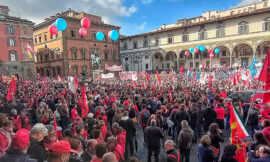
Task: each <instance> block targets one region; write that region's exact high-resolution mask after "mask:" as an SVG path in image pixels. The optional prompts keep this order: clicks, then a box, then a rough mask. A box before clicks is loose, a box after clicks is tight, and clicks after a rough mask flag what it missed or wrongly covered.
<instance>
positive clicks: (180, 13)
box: [0, 0, 259, 35]
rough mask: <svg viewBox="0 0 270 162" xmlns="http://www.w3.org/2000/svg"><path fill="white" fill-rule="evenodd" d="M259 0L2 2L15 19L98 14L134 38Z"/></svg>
mask: <svg viewBox="0 0 270 162" xmlns="http://www.w3.org/2000/svg"><path fill="white" fill-rule="evenodd" d="M258 1H259V0H0V4H1V5H7V6H9V8H10V10H11V14H12V15H13V16H19V17H21V18H25V19H29V20H31V21H33V22H35V23H40V22H42V21H43V20H44V19H45V18H47V17H50V16H51V15H53V14H56V13H58V12H60V11H65V10H67V9H68V8H72V9H73V10H75V11H84V12H87V13H91V14H95V15H99V16H101V17H102V20H103V21H105V22H106V23H111V24H114V25H119V26H121V27H122V29H121V34H124V35H132V34H138V33H142V32H148V31H151V30H153V29H157V28H159V26H161V25H162V24H171V23H174V22H176V20H178V19H182V18H190V17H194V16H200V15H201V13H202V12H205V11H208V10H226V9H228V8H232V7H236V6H243V5H248V4H251V3H254V2H258Z"/></svg>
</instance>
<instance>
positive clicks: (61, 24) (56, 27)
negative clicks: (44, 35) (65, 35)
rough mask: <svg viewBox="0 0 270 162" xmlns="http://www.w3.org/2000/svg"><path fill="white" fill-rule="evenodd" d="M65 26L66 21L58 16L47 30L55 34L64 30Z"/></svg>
mask: <svg viewBox="0 0 270 162" xmlns="http://www.w3.org/2000/svg"><path fill="white" fill-rule="evenodd" d="M66 28H67V22H66V20H65V19H63V18H58V19H57V20H56V21H55V22H54V23H53V24H52V25H51V26H50V27H49V32H50V33H51V34H52V35H56V34H57V33H58V31H64V30H66Z"/></svg>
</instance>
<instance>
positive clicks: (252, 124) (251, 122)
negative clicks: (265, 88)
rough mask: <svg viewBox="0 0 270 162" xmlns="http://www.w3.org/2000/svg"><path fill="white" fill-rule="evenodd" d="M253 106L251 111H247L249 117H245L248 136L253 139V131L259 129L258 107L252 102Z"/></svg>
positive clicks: (255, 102) (256, 103)
mask: <svg viewBox="0 0 270 162" xmlns="http://www.w3.org/2000/svg"><path fill="white" fill-rule="evenodd" d="M254 104H255V105H254V106H252V108H251V110H250V111H249V115H248V117H247V126H248V129H249V134H250V136H251V137H252V139H253V136H254V133H255V130H258V129H259V114H260V112H259V110H260V107H259V105H258V102H257V101H254Z"/></svg>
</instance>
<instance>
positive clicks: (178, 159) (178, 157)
mask: <svg viewBox="0 0 270 162" xmlns="http://www.w3.org/2000/svg"><path fill="white" fill-rule="evenodd" d="M168 156H169V157H172V158H174V159H175V160H176V161H177V162H180V154H179V152H177V158H176V157H175V156H174V155H173V154H169V155H168Z"/></svg>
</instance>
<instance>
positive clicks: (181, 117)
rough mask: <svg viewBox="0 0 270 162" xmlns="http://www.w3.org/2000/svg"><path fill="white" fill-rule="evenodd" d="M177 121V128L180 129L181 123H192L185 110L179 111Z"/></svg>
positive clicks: (176, 116)
mask: <svg viewBox="0 0 270 162" xmlns="http://www.w3.org/2000/svg"><path fill="white" fill-rule="evenodd" d="M175 119H176V121H177V126H178V128H181V122H182V121H183V120H186V121H188V122H189V121H190V117H189V115H188V113H187V112H186V111H185V110H179V111H178V112H177V113H176V114H175Z"/></svg>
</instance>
